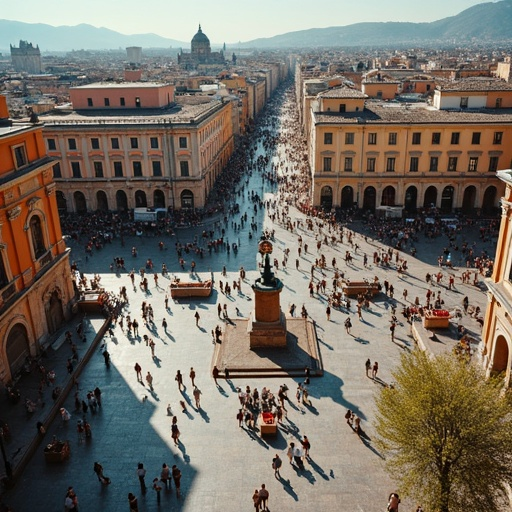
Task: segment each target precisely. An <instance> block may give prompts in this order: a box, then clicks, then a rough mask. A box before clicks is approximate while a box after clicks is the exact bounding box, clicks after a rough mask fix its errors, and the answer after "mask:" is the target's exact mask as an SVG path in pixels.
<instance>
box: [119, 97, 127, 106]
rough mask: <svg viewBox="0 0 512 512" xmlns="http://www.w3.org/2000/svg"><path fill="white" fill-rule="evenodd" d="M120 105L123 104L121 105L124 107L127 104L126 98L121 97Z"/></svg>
mask: <svg viewBox="0 0 512 512" xmlns="http://www.w3.org/2000/svg"><path fill="white" fill-rule="evenodd" d="M119 105H121V107H124V106H125V105H126V103H125V101H124V98H122V97H121V98H119Z"/></svg>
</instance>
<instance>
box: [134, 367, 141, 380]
mask: <svg viewBox="0 0 512 512" xmlns="http://www.w3.org/2000/svg"><path fill="white" fill-rule="evenodd" d="M133 368H134V370H135V373H136V374H137V380H138V381H139V382H142V368H141V367H140V364H139V363H135V366H134V367H133Z"/></svg>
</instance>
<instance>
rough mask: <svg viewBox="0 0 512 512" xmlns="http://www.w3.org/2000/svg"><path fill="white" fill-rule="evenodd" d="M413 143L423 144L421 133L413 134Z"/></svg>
mask: <svg viewBox="0 0 512 512" xmlns="http://www.w3.org/2000/svg"><path fill="white" fill-rule="evenodd" d="M412 143H413V144H421V132H414V133H413V134H412Z"/></svg>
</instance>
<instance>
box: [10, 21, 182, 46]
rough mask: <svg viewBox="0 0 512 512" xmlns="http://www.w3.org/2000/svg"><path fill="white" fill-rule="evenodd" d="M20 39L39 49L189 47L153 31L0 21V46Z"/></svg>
mask: <svg viewBox="0 0 512 512" xmlns="http://www.w3.org/2000/svg"><path fill="white" fill-rule="evenodd" d="M20 39H23V40H25V41H29V42H31V43H33V44H34V45H36V44H37V45H39V48H40V49H41V51H42V52H45V51H56V50H59V51H63V50H105V49H107V50H111V49H116V48H123V49H124V48H126V47H127V46H142V47H143V48H168V47H170V46H173V47H181V46H190V42H189V43H184V42H183V41H177V40H175V39H167V38H165V37H162V36H159V35H157V34H134V35H126V34H120V33H119V32H115V31H114V30H110V29H108V28H104V27H100V28H98V27H93V26H92V25H87V24H85V23H82V24H81V25H75V26H73V27H70V26H60V27H53V26H52V25H46V24H44V23H22V22H20V21H10V20H0V48H4V49H8V48H9V45H10V44H12V45H15V46H18V44H19V42H20Z"/></svg>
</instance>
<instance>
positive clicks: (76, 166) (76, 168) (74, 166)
mask: <svg viewBox="0 0 512 512" xmlns="http://www.w3.org/2000/svg"><path fill="white" fill-rule="evenodd" d="M71 173H72V174H73V178H81V177H82V172H81V171H80V162H71Z"/></svg>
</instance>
